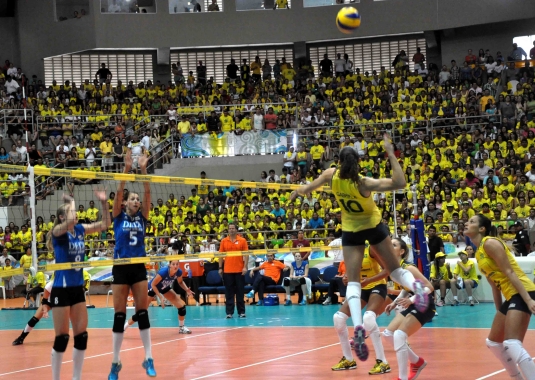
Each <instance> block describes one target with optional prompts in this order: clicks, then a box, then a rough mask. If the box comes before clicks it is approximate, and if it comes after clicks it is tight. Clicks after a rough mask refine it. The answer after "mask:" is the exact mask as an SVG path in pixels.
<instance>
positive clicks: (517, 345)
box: [502, 339, 531, 364]
mask: <svg viewBox="0 0 535 380" xmlns="http://www.w3.org/2000/svg"><path fill="white" fill-rule="evenodd" d="M502 355H503V358H504V359H506V360H510V359H512V361H513V362H514V363H516V364H520V363H522V362H524V361H526V360H531V356H529V354H528V353H527V351H526V350H525V349H524V346H523V345H522V342H521V341H519V340H518V339H506V340H504V341H503V350H502Z"/></svg>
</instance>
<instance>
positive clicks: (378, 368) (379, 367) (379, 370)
mask: <svg viewBox="0 0 535 380" xmlns="http://www.w3.org/2000/svg"><path fill="white" fill-rule="evenodd" d="M388 372H390V364H388V363H383V362H382V360H379V359H376V360H375V365H374V366H373V368H372V369H371V370H370V372H368V373H369V374H370V375H383V374H385V373H388Z"/></svg>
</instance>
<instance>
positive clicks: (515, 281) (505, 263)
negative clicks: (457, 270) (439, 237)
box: [464, 214, 535, 379]
mask: <svg viewBox="0 0 535 380" xmlns="http://www.w3.org/2000/svg"><path fill="white" fill-rule="evenodd" d="M464 234H465V235H466V236H468V237H469V238H470V239H471V240H472V243H474V244H475V245H476V247H479V248H478V249H477V251H476V260H477V265H478V267H479V270H480V271H481V273H483V274H484V275H485V277H487V280H488V281H489V284H490V286H491V288H492V295H493V297H494V304H495V305H496V311H497V313H496V316H495V317H494V321H493V322H492V327H491V328H490V333H489V336H488V337H487V341H486V343H487V347H488V348H489V349H490V350H491V351H492V353H493V354H494V356H496V358H498V360H500V362H501V363H502V365H503V366H504V367H505V370H506V371H507V373H508V374H509V376H510V377H511V378H512V379H535V363H533V360H532V359H531V355H529V354H528V353H527V351H526V350H525V349H524V347H523V345H522V342H523V341H524V337H525V335H526V331H527V329H528V324H529V320H530V317H531V314H532V313H535V284H533V282H531V281H530V280H529V279H528V277H527V276H526V275H525V273H524V271H523V270H522V269H520V267H519V265H518V263H517V262H516V260H515V257H514V256H513V254H512V253H511V251H510V250H509V248H507V246H506V245H505V243H504V242H503V241H501V240H500V239H498V238H496V237H494V236H495V235H496V229H495V227H493V226H492V222H491V220H490V219H488V218H487V217H485V216H483V215H481V214H478V215H474V216H473V217H471V218H470V219H469V220H468V223H466V224H465V227H464ZM502 294H503V297H504V298H505V302H502ZM506 326H507V328H506ZM522 375H523V376H522Z"/></svg>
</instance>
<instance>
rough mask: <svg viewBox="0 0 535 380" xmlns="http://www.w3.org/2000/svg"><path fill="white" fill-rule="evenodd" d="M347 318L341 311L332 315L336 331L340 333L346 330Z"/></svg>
mask: <svg viewBox="0 0 535 380" xmlns="http://www.w3.org/2000/svg"><path fill="white" fill-rule="evenodd" d="M348 318H349V316H348V315H347V314H345V313H342V312H341V311H337V312H336V313H334V315H333V324H334V328H335V329H336V331H341V330H343V329H346V330H347V319H348Z"/></svg>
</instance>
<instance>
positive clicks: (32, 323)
mask: <svg viewBox="0 0 535 380" xmlns="http://www.w3.org/2000/svg"><path fill="white" fill-rule="evenodd" d="M37 322H39V319H37V318H35V317H32V319H30V320H29V321H28V326H30V327H34V326H35V325H36V324H37Z"/></svg>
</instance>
